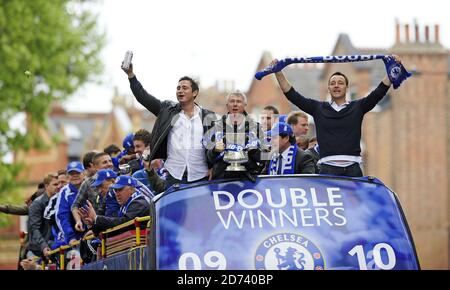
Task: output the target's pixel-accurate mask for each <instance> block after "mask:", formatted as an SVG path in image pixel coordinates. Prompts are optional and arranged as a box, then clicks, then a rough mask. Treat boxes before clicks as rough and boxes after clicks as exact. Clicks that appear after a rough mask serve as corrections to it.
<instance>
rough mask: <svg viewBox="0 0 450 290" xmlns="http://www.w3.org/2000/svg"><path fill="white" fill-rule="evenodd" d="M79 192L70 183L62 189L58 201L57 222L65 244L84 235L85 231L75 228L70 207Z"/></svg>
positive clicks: (60, 238) (60, 239)
mask: <svg viewBox="0 0 450 290" xmlns="http://www.w3.org/2000/svg"><path fill="white" fill-rule="evenodd" d="M77 193H78V189H77V188H76V187H75V186H73V185H72V184H70V183H69V184H67V185H66V186H64V187H63V188H62V189H61V191H60V193H59V195H58V200H57V202H56V224H57V225H58V228H59V230H60V231H61V233H62V236H61V237H59V241H61V242H62V240H63V241H64V243H65V244H68V243H69V242H70V240H72V239H76V240H78V239H80V238H82V237H83V233H80V232H77V231H76V230H75V227H74V226H75V219H74V218H73V216H72V211H71V209H70V208H71V206H72V204H73V202H74V201H75V197H76V196H77Z"/></svg>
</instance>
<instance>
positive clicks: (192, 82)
mask: <svg viewBox="0 0 450 290" xmlns="http://www.w3.org/2000/svg"><path fill="white" fill-rule="evenodd" d="M181 81H190V82H191V87H192V92H195V91H197V92H200V89H199V88H198V83H197V82H196V81H194V79H193V78H191V77H188V76H184V77H182V78H180V79H179V80H178V82H181Z"/></svg>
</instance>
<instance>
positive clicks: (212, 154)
mask: <svg viewBox="0 0 450 290" xmlns="http://www.w3.org/2000/svg"><path fill="white" fill-rule="evenodd" d="M244 114H245V115H246V116H248V115H247V114H246V113H244ZM226 118H227V114H226V115H224V116H222V118H220V119H219V120H217V121H215V122H214V125H213V128H212V129H211V131H209V132H208V134H207V135H206V136H205V139H206V140H205V142H204V143H206V146H205V147H206V148H207V149H208V151H207V154H206V157H207V160H208V163H210V164H213V167H212V168H213V170H212V176H213V179H218V178H225V177H234V176H231V175H230V176H227V175H226V168H227V167H228V165H230V164H229V163H227V162H225V161H223V156H220V153H219V152H216V151H215V150H214V147H215V142H216V140H215V134H216V133H217V132H222V133H224V131H226V132H233V130H234V128H233V127H232V125H230V124H228V123H226V124H225V120H226ZM245 122H246V125H245V126H244V127H243V128H244V130H245V133H246V134H247V135H248V133H252V135H254V136H255V137H256V138H257V139H259V142H260V143H259V145H258V146H257V147H252V148H251V149H250V150H248V162H247V163H245V164H243V165H244V166H245V168H246V169H247V172H248V173H250V174H252V175H256V174H259V172H260V170H261V165H260V163H261V144H265V135H264V132H263V131H262V130H261V126H260V124H259V123H258V122H256V121H254V120H252V119H251V118H249V117H246V121H245ZM224 124H225V127H226V129H225V130H224ZM242 133H243V132H242ZM248 141H249V140H248V139H246V144H247V143H248ZM224 143H226V139H225V138H224Z"/></svg>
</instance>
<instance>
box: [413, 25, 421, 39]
mask: <svg viewBox="0 0 450 290" xmlns="http://www.w3.org/2000/svg"><path fill="white" fill-rule="evenodd" d="M414 32H415V36H416V43H418V42H420V35H419V24H417V20H414Z"/></svg>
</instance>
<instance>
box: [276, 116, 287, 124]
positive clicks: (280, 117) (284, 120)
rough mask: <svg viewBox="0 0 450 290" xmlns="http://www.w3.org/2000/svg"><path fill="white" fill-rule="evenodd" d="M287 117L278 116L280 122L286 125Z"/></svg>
mask: <svg viewBox="0 0 450 290" xmlns="http://www.w3.org/2000/svg"><path fill="white" fill-rule="evenodd" d="M286 120H287V115H280V116H278V122H280V123H286Z"/></svg>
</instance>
